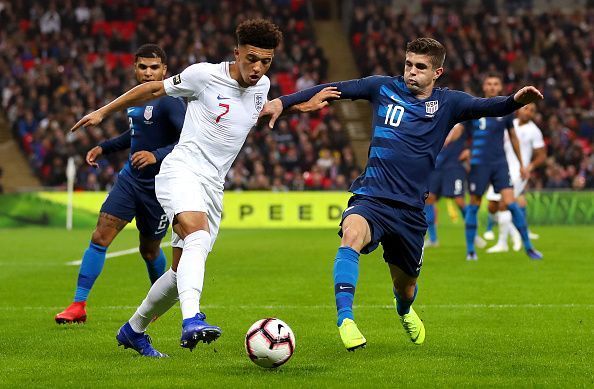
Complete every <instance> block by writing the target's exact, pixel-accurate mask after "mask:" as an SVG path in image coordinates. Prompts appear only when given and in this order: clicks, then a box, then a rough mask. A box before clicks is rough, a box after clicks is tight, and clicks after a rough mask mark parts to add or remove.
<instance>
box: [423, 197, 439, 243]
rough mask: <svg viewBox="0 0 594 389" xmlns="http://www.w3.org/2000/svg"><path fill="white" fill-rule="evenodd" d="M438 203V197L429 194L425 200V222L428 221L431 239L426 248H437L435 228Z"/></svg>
mask: <svg viewBox="0 0 594 389" xmlns="http://www.w3.org/2000/svg"><path fill="white" fill-rule="evenodd" d="M436 202H437V195H436V194H435V193H432V192H429V196H428V197H427V199H426V200H425V208H424V209H423V211H424V212H425V220H426V221H427V235H428V236H429V239H428V240H427V241H426V242H425V247H435V246H437V245H438V242H437V228H436V226H435V203H436Z"/></svg>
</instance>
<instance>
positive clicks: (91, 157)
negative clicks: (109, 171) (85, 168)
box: [86, 146, 103, 167]
mask: <svg viewBox="0 0 594 389" xmlns="http://www.w3.org/2000/svg"><path fill="white" fill-rule="evenodd" d="M102 154H103V148H102V147H101V146H95V147H93V148H92V149H91V150H89V152H88V153H87V158H86V160H87V163H88V164H89V165H90V166H93V167H99V164H98V163H97V157H99V156H100V155H102Z"/></svg>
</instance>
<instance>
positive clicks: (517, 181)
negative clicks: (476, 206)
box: [486, 177, 528, 201]
mask: <svg viewBox="0 0 594 389" xmlns="http://www.w3.org/2000/svg"><path fill="white" fill-rule="evenodd" d="M527 183H528V181H527V180H523V179H522V178H521V177H512V185H513V188H514V197H515V198H518V197H519V196H520V195H521V194H522V193H524V189H526V184H527ZM486 197H487V200H489V201H501V195H500V194H499V193H495V190H494V189H493V185H489V189H487V196H486Z"/></svg>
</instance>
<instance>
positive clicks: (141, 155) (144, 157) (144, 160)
mask: <svg viewBox="0 0 594 389" xmlns="http://www.w3.org/2000/svg"><path fill="white" fill-rule="evenodd" d="M130 163H131V164H132V167H135V168H136V169H142V168H145V167H147V166H149V165H153V164H155V163H157V157H155V154H153V153H151V152H150V151H137V152H135V153H134V154H132V157H131V158H130Z"/></svg>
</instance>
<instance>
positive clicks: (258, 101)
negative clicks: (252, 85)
mask: <svg viewBox="0 0 594 389" xmlns="http://www.w3.org/2000/svg"><path fill="white" fill-rule="evenodd" d="M254 106H255V107H256V111H258V112H260V111H261V110H262V108H263V107H264V93H256V94H254Z"/></svg>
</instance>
